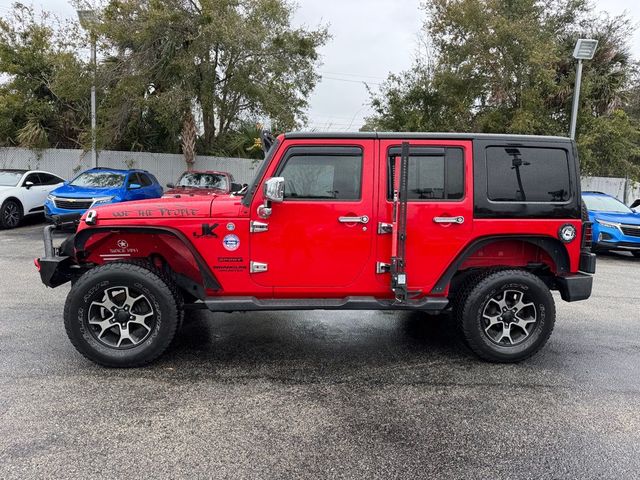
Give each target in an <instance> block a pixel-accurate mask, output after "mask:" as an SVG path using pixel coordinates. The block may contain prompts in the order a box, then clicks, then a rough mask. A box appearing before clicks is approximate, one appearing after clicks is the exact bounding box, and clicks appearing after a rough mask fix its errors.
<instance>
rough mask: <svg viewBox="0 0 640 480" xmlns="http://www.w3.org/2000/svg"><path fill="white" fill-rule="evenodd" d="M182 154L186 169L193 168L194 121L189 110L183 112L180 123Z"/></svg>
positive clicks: (194, 160)
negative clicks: (182, 118) (181, 122)
mask: <svg viewBox="0 0 640 480" xmlns="http://www.w3.org/2000/svg"><path fill="white" fill-rule="evenodd" d="M182 154H183V155H184V161H185V162H186V164H187V170H193V165H194V164H195V162H196V121H195V119H194V118H193V113H192V112H191V110H189V111H188V112H187V113H186V114H185V116H184V122H183V124H182Z"/></svg>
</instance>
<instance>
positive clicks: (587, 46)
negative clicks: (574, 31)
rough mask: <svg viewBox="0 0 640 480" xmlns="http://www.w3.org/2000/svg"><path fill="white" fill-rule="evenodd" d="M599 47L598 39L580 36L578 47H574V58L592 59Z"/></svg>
mask: <svg viewBox="0 0 640 480" xmlns="http://www.w3.org/2000/svg"><path fill="white" fill-rule="evenodd" d="M596 48H598V40H592V39H590V38H580V39H578V41H577V42H576V48H574V49H573V58H576V59H578V60H591V59H592V58H593V56H594V55H595V53H596Z"/></svg>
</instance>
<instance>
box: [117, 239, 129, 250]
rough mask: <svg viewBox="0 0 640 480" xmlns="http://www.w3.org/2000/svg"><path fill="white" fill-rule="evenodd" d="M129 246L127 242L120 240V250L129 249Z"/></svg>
mask: <svg viewBox="0 0 640 480" xmlns="http://www.w3.org/2000/svg"><path fill="white" fill-rule="evenodd" d="M128 246H129V244H128V243H127V241H126V240H118V248H127V247H128Z"/></svg>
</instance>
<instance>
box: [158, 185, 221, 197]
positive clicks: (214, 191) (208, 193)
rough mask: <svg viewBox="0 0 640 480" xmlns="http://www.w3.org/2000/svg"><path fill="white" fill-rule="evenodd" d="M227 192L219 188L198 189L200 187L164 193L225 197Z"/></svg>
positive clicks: (177, 188) (179, 188) (181, 188)
mask: <svg viewBox="0 0 640 480" xmlns="http://www.w3.org/2000/svg"><path fill="white" fill-rule="evenodd" d="M226 193H229V192H227V191H226V190H221V189H219V188H198V187H176V188H172V189H170V190H167V191H166V192H164V195H165V196H167V195H172V196H174V195H180V196H182V195H185V196H188V195H202V196H205V197H210V196H216V195H224V194H226Z"/></svg>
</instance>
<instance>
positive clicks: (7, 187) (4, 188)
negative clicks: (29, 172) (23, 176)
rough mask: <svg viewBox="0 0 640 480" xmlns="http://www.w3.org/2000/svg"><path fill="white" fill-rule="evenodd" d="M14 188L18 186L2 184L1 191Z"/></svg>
mask: <svg viewBox="0 0 640 480" xmlns="http://www.w3.org/2000/svg"><path fill="white" fill-rule="evenodd" d="M12 188H17V187H10V186H7V185H0V192H3V191H4V190H11V189H12Z"/></svg>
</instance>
